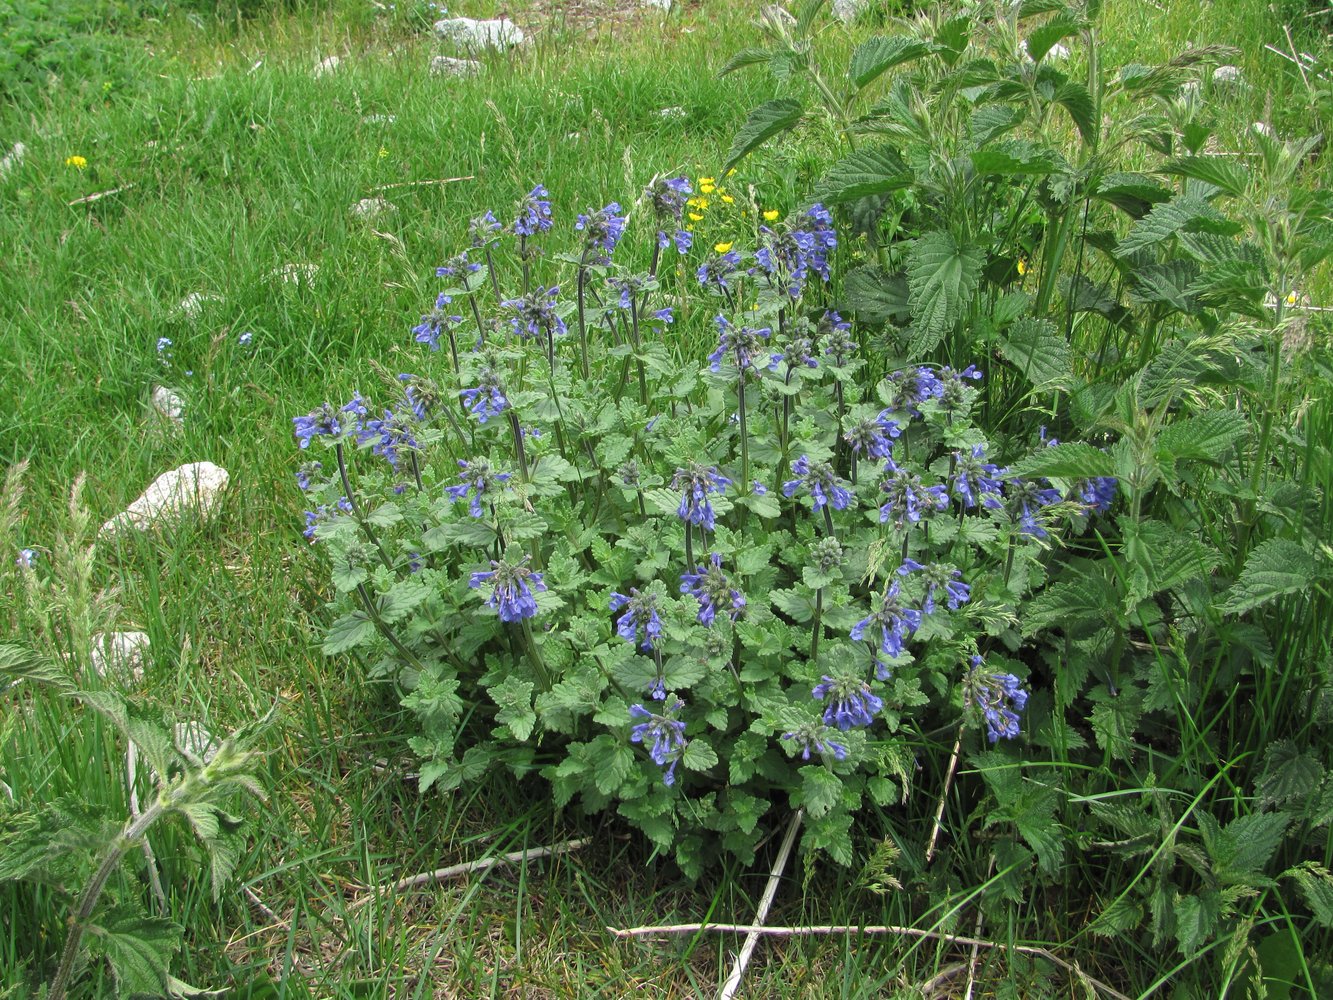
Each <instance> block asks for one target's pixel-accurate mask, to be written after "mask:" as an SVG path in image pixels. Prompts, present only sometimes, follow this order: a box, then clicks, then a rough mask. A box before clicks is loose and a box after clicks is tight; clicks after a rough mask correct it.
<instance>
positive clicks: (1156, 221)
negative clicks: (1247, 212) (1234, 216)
mask: <svg viewBox="0 0 1333 1000" xmlns="http://www.w3.org/2000/svg"><path fill="white" fill-rule="evenodd" d="M1240 229H1241V227H1240V223H1238V222H1233V221H1232V220H1230V219H1228V218H1226V217H1225V216H1223V215H1222V214H1221V213H1220V212H1218V211H1217V209H1215V208H1213V206H1212V205H1209V204H1208V202H1206V201H1204V200H1203V199H1202V198H1200V197H1198V196H1197V195H1192V194H1183V195H1178V196H1176V197H1175V198H1172V199H1171V200H1170V201H1168V202H1163V203H1162V204H1159V205H1154V206H1153V207H1152V208H1151V209H1149V211H1148V214H1147V215H1145V216H1144V217H1143V218H1141V219H1139V220H1138V221H1137V222H1135V223H1134V225H1133V226H1131V227H1130V230H1129V235H1128V236H1126V237H1125V238H1124V239H1123V240H1121V241H1120V243H1119V244H1117V246H1116V248H1115V252H1116V256H1117V257H1127V256H1129V255H1130V254H1132V253H1135V252H1136V251H1139V250H1143V249H1145V248H1146V247H1151V246H1156V245H1157V244H1159V243H1161V242H1162V241H1163V240H1167V239H1170V238H1171V237H1172V236H1175V235H1176V234H1177V233H1182V232H1183V233H1197V232H1205V233H1219V234H1221V235H1224V236H1231V235H1235V234H1236V233H1238V232H1240Z"/></svg>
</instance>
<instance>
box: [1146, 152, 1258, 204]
mask: <svg viewBox="0 0 1333 1000" xmlns="http://www.w3.org/2000/svg"><path fill="white" fill-rule="evenodd" d="M1160 170H1161V172H1162V173H1164V174H1172V175H1174V176H1177V177H1189V178H1192V179H1193V180H1196V181H1203V182H1204V183H1205V184H1211V185H1212V186H1213V187H1215V188H1218V189H1220V190H1222V191H1225V192H1226V193H1227V194H1229V195H1233V196H1236V197H1239V196H1240V195H1242V194H1244V193H1245V189H1246V188H1247V187H1249V183H1250V173H1249V171H1248V170H1246V169H1245V166H1244V165H1243V164H1242V163H1240V162H1239V161H1238V160H1235V159H1233V158H1231V157H1225V156H1180V157H1177V158H1176V159H1174V160H1171V161H1169V162H1168V163H1167V164H1166V165H1165V166H1164V167H1161V168H1160Z"/></svg>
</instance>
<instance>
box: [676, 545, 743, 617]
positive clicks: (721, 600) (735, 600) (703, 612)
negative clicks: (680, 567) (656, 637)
mask: <svg viewBox="0 0 1333 1000" xmlns="http://www.w3.org/2000/svg"><path fill="white" fill-rule="evenodd" d="M680 592H681V593H682V594H689V595H691V596H692V597H694V598H695V599H696V600H697V601H698V602H699V621H700V622H701V623H703V624H704V625H712V624H713V622H714V621H715V620H716V617H717V613H718V611H721V612H722V613H723V614H725V615H727V617H729V618H730V619H731V620H732V621H735V620H736V619H737V618H738V617H739V616H740V614H741V612H742V611H743V610H745V596H744V595H743V594H742V593H741V592H740V591H739V590H737V589H736V588H735V587H733V586H732V585H731V580H730V578H728V576H727V574H726V573H724V572H723V570H722V556H721V555H720V554H719V553H717V552H713V553H711V554H710V555H709V557H708V562H707V563H706V564H705V565H703V566H696V567H695V571H694V572H693V573H682V574H681V577H680Z"/></svg>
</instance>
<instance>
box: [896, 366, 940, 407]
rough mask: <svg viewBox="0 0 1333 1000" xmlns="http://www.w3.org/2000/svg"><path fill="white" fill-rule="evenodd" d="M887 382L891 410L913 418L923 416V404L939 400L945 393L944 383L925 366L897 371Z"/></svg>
mask: <svg viewBox="0 0 1333 1000" xmlns="http://www.w3.org/2000/svg"><path fill="white" fill-rule="evenodd" d="M885 381H886V382H888V384H889V391H890V396H889V409H890V410H893V411H896V412H898V413H906V414H908V415H909V416H913V417H919V416H921V415H922V414H921V410H920V406H921V404H922V403H924V402H925V401H926V400H928V399H939V397H940V395H941V394H942V393H943V392H944V383H943V382H941V381H940V380H939V379H938V378H936V377H935V373H934V372H933V371H931V370H930V369H929V368H927V367H926V366H925V365H921V366H919V367H916V368H904V369H902V370H901V371H896V372H894V373H893V374H892V375H890V376H889V377H888V378H887V379H885Z"/></svg>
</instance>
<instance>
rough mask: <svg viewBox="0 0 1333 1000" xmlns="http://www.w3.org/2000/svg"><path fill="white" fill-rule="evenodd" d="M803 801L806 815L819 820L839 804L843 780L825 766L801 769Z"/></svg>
mask: <svg viewBox="0 0 1333 1000" xmlns="http://www.w3.org/2000/svg"><path fill="white" fill-rule="evenodd" d="M800 773H801V800H802V805H803V806H804V807H805V811H806V813H807V814H808V815H809V816H810V817H811V818H812V819H819V818H820V817H821V816H823V815H824V814H825V813H827V812H828V811H829V810H830V809H832V808H833V807H834V806H836V805H837V804H838V800H839V799H840V798H841V797H842V780H841V779H840V778H839V777H838V776H837V775H835V774H834V773H833V772H832V771H830V770H828V769H827V768H825V767H823V766H818V767H803V768H801V772H800Z"/></svg>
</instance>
